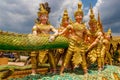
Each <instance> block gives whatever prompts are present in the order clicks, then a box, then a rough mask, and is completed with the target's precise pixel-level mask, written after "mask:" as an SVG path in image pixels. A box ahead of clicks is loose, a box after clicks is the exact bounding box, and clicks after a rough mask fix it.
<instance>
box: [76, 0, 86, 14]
mask: <svg viewBox="0 0 120 80" xmlns="http://www.w3.org/2000/svg"><path fill="white" fill-rule="evenodd" d="M77 15H82V16H83V15H84V13H83V11H82V2H79V3H78V10H77V11H75V13H74V16H77Z"/></svg>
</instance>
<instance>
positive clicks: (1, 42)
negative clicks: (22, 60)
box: [0, 31, 69, 79]
mask: <svg viewBox="0 0 120 80" xmlns="http://www.w3.org/2000/svg"><path fill="white" fill-rule="evenodd" d="M49 37H50V35H42V34H41V35H38V36H35V35H33V34H18V33H13V32H4V31H0V51H4V52H8V51H10V52H14V51H15V52H17V51H18V52H19V51H26V52H31V51H39V50H45V49H56V48H67V47H68V45H69V41H68V39H67V38H65V37H62V36H59V37H57V38H56V40H55V41H53V42H49ZM6 66H7V68H9V69H8V70H7V71H6V67H4V66H3V67H2V66H1V67H0V71H1V70H2V71H6V72H0V79H4V78H6V77H8V76H10V75H7V74H12V73H13V72H14V70H16V67H17V66H16V67H12V66H9V65H6ZM23 67H24V66H23ZM23 67H19V68H18V69H20V70H25V69H28V68H31V67H29V65H28V66H26V67H25V68H24V69H23ZM11 69H13V70H11ZM11 72H12V73H11Z"/></svg>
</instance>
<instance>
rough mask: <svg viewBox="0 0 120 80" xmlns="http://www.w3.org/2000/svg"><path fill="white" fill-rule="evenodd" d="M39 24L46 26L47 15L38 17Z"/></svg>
mask: <svg viewBox="0 0 120 80" xmlns="http://www.w3.org/2000/svg"><path fill="white" fill-rule="evenodd" d="M39 19H40V21H41V23H43V24H46V23H47V21H48V15H47V14H42V15H41V16H40V17H39Z"/></svg>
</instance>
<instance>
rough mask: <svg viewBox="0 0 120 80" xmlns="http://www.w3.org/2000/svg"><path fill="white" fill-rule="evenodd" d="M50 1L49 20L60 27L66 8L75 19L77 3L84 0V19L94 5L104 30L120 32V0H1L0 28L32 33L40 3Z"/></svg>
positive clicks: (87, 16)
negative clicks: (109, 29)
mask: <svg viewBox="0 0 120 80" xmlns="http://www.w3.org/2000/svg"><path fill="white" fill-rule="evenodd" d="M46 1H47V2H48V3H49V6H50V7H51V13H50V14H49V21H50V22H51V24H52V25H53V26H55V27H58V26H59V24H60V20H61V17H62V14H63V11H64V9H65V8H67V10H68V12H69V16H70V17H71V18H72V19H73V20H74V16H73V14H74V11H75V10H76V9H77V3H78V2H79V1H82V3H83V11H84V21H85V22H86V24H87V22H88V20H89V6H90V3H91V4H92V6H93V10H94V13H95V15H96V17H97V14H98V10H99V12H100V15H101V20H102V23H103V26H104V31H107V30H108V28H111V29H112V32H113V34H114V35H119V34H120V28H119V27H120V16H119V13H120V5H119V3H120V0H0V2H1V3H0V29H1V30H4V31H10V32H18V33H31V30H32V27H33V26H34V19H35V18H37V11H38V7H39V3H41V2H46Z"/></svg>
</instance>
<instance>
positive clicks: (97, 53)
mask: <svg viewBox="0 0 120 80" xmlns="http://www.w3.org/2000/svg"><path fill="white" fill-rule="evenodd" d="M90 12H91V14H90V21H89V25H90V28H91V29H92V31H93V33H91V35H92V36H94V37H90V46H89V47H88V51H89V54H88V57H90V58H89V59H90V60H91V62H92V63H94V62H95V61H96V60H97V63H98V64H97V65H98V70H99V71H101V70H102V66H103V65H102V57H103V56H104V54H103V55H102V51H101V49H102V48H103V39H104V32H103V29H102V26H101V25H100V23H98V22H99V20H98V21H97V20H96V19H95V18H94V14H93V10H92V8H90Z"/></svg>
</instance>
